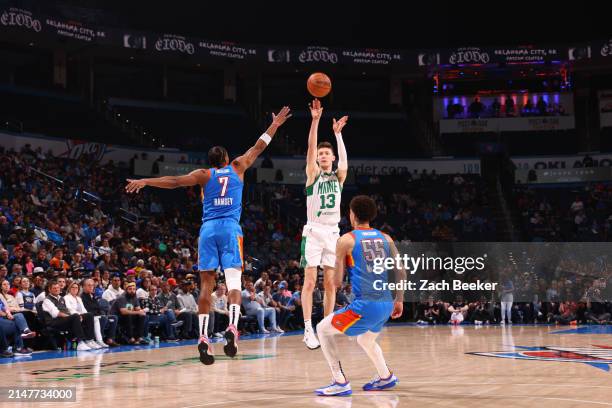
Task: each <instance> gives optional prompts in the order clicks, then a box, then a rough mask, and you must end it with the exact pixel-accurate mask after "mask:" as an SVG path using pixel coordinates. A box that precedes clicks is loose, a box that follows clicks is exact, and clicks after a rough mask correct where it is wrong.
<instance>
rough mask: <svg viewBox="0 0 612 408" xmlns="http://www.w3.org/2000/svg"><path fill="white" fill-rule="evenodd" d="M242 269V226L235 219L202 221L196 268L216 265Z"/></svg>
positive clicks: (207, 269)
mask: <svg viewBox="0 0 612 408" xmlns="http://www.w3.org/2000/svg"><path fill="white" fill-rule="evenodd" d="M219 266H220V267H221V269H223V270H225V269H227V268H236V269H242V228H241V227H240V224H239V223H238V222H236V221H235V220H232V219H229V218H220V219H216V220H209V221H205V222H204V223H202V226H201V227H200V239H199V241H198V270H200V271H211V270H216V269H217V268H218V267H219Z"/></svg>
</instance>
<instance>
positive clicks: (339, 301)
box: [334, 288, 350, 310]
mask: <svg viewBox="0 0 612 408" xmlns="http://www.w3.org/2000/svg"><path fill="white" fill-rule="evenodd" d="M349 303H350V302H349V300H348V298H347V297H346V294H345V293H344V291H343V290H342V289H341V288H337V289H336V305H335V306H334V310H338V309H342V308H343V307H345V306H348V304H349Z"/></svg>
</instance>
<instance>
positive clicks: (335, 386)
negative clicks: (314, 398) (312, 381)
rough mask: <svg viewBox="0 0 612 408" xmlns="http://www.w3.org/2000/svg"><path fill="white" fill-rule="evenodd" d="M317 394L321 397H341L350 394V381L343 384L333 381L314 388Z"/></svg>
mask: <svg viewBox="0 0 612 408" xmlns="http://www.w3.org/2000/svg"><path fill="white" fill-rule="evenodd" d="M315 393H316V394H317V395H320V396H323V397H341V396H344V395H351V394H352V393H353V391H352V390H351V383H350V382H348V381H347V382H346V383H344V384H340V383H339V382H336V381H334V382H333V383H332V384H330V385H328V386H326V387H322V388H319V389H316V390H315Z"/></svg>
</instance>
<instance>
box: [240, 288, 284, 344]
mask: <svg viewBox="0 0 612 408" xmlns="http://www.w3.org/2000/svg"><path fill="white" fill-rule="evenodd" d="M242 305H243V306H244V309H245V310H246V314H247V316H256V317H257V323H258V325H259V332H260V333H264V334H268V333H270V331H268V330H267V329H266V326H265V319H268V321H269V322H270V329H271V331H273V332H280V331H279V328H278V326H277V325H276V309H274V308H273V307H267V306H264V301H263V299H262V298H261V297H257V296H256V295H255V286H254V285H253V282H247V283H246V284H245V289H244V290H243V291H242Z"/></svg>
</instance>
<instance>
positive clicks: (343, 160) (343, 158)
mask: <svg viewBox="0 0 612 408" xmlns="http://www.w3.org/2000/svg"><path fill="white" fill-rule="evenodd" d="M336 142H337V144H338V169H339V170H347V169H348V157H347V155H346V147H345V146H344V140H342V133H336Z"/></svg>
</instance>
